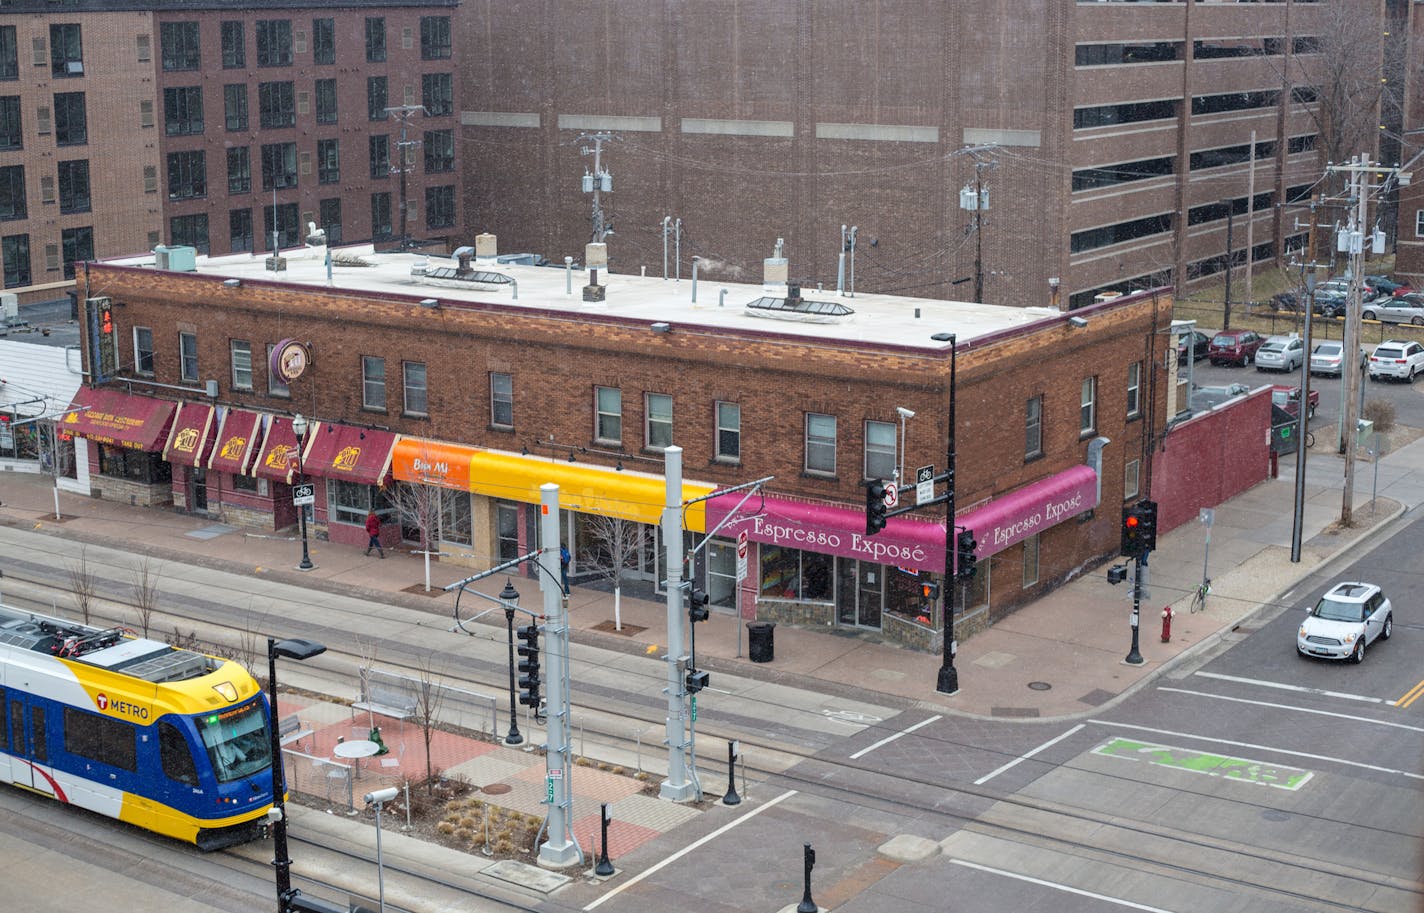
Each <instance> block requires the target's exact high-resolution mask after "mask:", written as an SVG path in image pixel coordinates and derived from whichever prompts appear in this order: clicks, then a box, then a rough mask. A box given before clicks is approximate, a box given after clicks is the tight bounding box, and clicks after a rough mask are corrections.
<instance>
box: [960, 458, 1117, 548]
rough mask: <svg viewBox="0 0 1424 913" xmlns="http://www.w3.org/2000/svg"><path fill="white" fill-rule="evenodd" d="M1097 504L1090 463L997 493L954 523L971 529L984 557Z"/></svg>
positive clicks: (1096, 482) (1095, 486) (1093, 476)
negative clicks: (987, 501) (998, 494)
mask: <svg viewBox="0 0 1424 913" xmlns="http://www.w3.org/2000/svg"><path fill="white" fill-rule="evenodd" d="M1097 506H1098V474H1097V473H1096V472H1094V471H1093V467H1091V466H1074V467H1073V468H1071V469H1065V470H1063V471H1062V472H1059V473H1055V474H1054V475H1051V476H1049V477H1048V478H1046V479H1039V480H1038V481H1037V482H1030V483H1029V484H1027V485H1024V486H1022V487H1019V488H1016V489H1014V490H1013V491H1011V492H1008V493H1007V494H1003V495H1000V496H999V497H997V498H994V499H993V500H992V501H990V502H989V503H988V504H985V505H984V506H983V507H979V508H976V509H975V510H972V511H970V512H969V513H967V514H960V515H959V518H958V519H957V521H956V522H957V523H958V525H960V526H966V527H968V528H969V529H972V530H974V541H975V543H976V544H977V546H978V547H977V548H976V549H975V554H977V555H978V556H979V557H980V558H987V557H989V556H990V555H993V554H996V553H998V552H1002V551H1003V550H1004V549H1006V548H1008V547H1009V546H1011V545H1014V544H1016V543H1019V542H1022V541H1023V540H1025V539H1027V538H1028V537H1029V536H1032V535H1035V534H1036V533H1041V532H1043V531H1044V530H1046V529H1049V528H1050V527H1053V526H1057V525H1058V524H1059V523H1062V522H1063V521H1064V520H1068V519H1071V518H1073V517H1076V516H1078V515H1079V514H1081V513H1082V512H1083V511H1085V510H1092V509H1093V508H1095V507H1097Z"/></svg>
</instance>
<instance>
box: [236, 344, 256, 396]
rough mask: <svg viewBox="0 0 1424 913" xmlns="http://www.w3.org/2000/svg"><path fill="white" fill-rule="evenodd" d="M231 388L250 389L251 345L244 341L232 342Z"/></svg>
mask: <svg viewBox="0 0 1424 913" xmlns="http://www.w3.org/2000/svg"><path fill="white" fill-rule="evenodd" d="M232 388H233V389H234V390H251V389H252V343H250V342H248V341H247V340H246V339H234V340H232Z"/></svg>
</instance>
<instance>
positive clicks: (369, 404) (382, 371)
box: [361, 355, 386, 411]
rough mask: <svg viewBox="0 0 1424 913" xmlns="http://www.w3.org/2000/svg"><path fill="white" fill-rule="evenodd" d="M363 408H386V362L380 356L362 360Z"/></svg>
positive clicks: (364, 357) (365, 357) (366, 357)
mask: <svg viewBox="0 0 1424 913" xmlns="http://www.w3.org/2000/svg"><path fill="white" fill-rule="evenodd" d="M361 408H363V409H380V410H383V411H384V410H385V408H386V360H385V359H384V358H382V357H380V356H379V355H365V356H363V357H362V358H361Z"/></svg>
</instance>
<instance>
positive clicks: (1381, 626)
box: [1295, 583, 1394, 663]
mask: <svg viewBox="0 0 1424 913" xmlns="http://www.w3.org/2000/svg"><path fill="white" fill-rule="evenodd" d="M1393 633H1394V608H1393V606H1391V605H1390V603H1389V598H1388V597H1387V596H1385V594H1384V592H1383V591H1382V590H1380V588H1379V587H1377V586H1375V585H1374V584H1373V583H1337V584H1336V585H1335V586H1334V587H1332V588H1331V589H1330V592H1328V593H1326V594H1325V595H1324V596H1322V597H1320V601H1319V602H1317V603H1316V604H1315V606H1314V607H1313V608H1311V609H1310V612H1309V614H1307V615H1306V617H1305V621H1303V622H1301V625H1300V630H1299V631H1297V632H1296V635H1295V649H1296V652H1297V653H1299V654H1300V655H1301V656H1322V657H1325V658H1326V659H1348V660H1350V661H1351V662H1356V663H1360V662H1364V660H1365V645H1366V644H1370V643H1374V642H1375V641H1376V640H1389V637H1390V635H1391V634H1393Z"/></svg>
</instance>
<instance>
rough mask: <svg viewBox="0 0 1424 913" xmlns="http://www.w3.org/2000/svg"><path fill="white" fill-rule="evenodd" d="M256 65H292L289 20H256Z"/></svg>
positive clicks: (290, 25) (290, 26) (290, 23)
mask: <svg viewBox="0 0 1424 913" xmlns="http://www.w3.org/2000/svg"><path fill="white" fill-rule="evenodd" d="M257 65H258V66H259V67H289V66H291V65H292V22H291V20H289V19H259V20H257Z"/></svg>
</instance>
